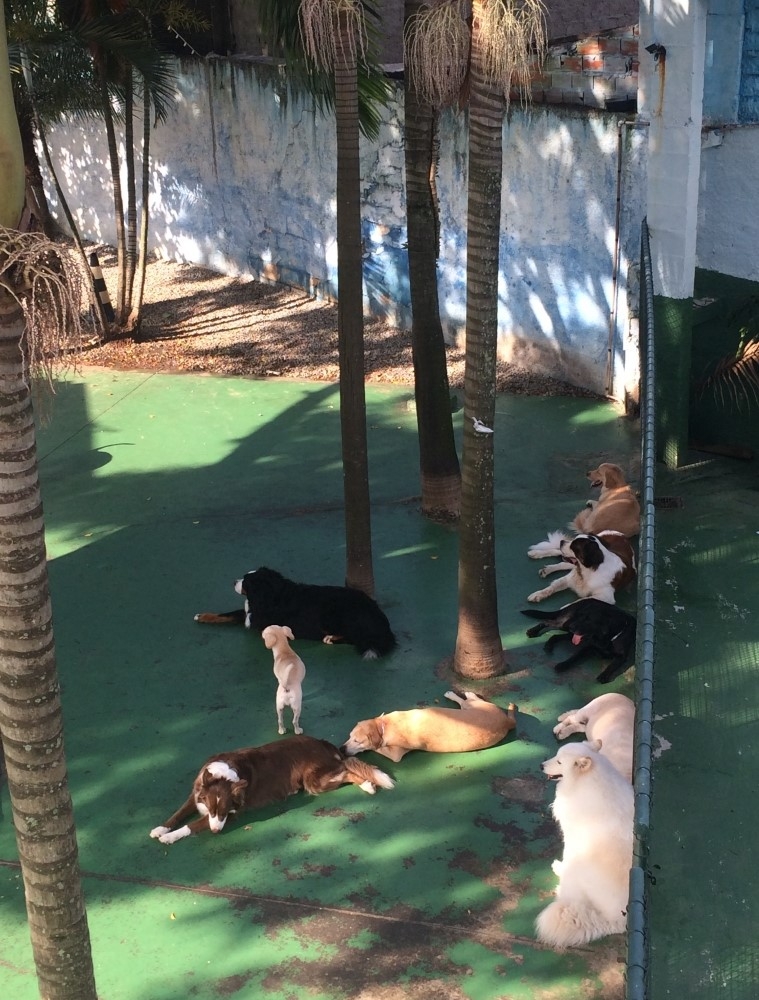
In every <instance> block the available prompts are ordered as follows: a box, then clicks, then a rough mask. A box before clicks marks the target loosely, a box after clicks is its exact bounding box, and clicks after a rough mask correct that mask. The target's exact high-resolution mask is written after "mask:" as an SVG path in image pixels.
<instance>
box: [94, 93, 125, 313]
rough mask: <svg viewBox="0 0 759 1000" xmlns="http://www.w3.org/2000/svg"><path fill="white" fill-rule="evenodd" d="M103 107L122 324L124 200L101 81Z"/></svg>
mask: <svg viewBox="0 0 759 1000" xmlns="http://www.w3.org/2000/svg"><path fill="white" fill-rule="evenodd" d="M100 92H101V98H102V106H103V118H104V120H105V131H106V136H107V137H108V158H109V161H110V165H111V182H112V183H113V214H114V220H113V221H114V225H115V226H116V265H117V271H118V280H117V285H116V322H117V323H118V324H119V326H122V325H123V323H124V308H125V303H126V230H125V226H124V198H123V196H122V193H121V164H120V163H119V148H118V143H117V141H116V128H115V125H114V122H113V111H112V110H111V99H110V95H109V93H108V85H107V83H106V82H105V80H103V81H102V82H101V84H100Z"/></svg>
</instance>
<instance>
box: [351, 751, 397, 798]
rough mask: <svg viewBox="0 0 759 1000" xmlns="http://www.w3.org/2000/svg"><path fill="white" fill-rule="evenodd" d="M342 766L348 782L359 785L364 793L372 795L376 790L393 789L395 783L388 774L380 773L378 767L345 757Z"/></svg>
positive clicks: (354, 758)
mask: <svg viewBox="0 0 759 1000" xmlns="http://www.w3.org/2000/svg"><path fill="white" fill-rule="evenodd" d="M343 766H344V767H345V770H346V771H347V772H348V775H349V778H348V781H350V782H351V783H352V784H354V785H359V786H360V787H361V788H363V790H364V791H365V792H369V794H370V795H374V793H375V791H376V790H377V788H378V787H379V788H395V782H394V781H393V779H392V778H391V777H390V775H389V774H385V772H384V771H380V769H379V768H378V767H372V765H371V764H365V763H364V761H363V760H358V759H357V758H356V757H347V758H346V759H345V760H344V761H343Z"/></svg>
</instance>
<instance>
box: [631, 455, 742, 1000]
mask: <svg viewBox="0 0 759 1000" xmlns="http://www.w3.org/2000/svg"><path fill="white" fill-rule="evenodd" d="M656 492H657V494H658V495H660V496H670V497H674V498H677V499H680V500H682V502H683V506H682V507H681V508H670V509H661V510H659V512H658V516H657V528H656V538H657V545H656V549H657V564H656V568H657V577H656V594H657V602H656V604H657V607H656V621H657V630H656V642H657V647H656V657H655V661H656V666H655V672H654V712H655V718H656V722H655V723H654V731H655V733H656V734H657V736H658V742H659V754H660V755H659V756H658V759H657V760H656V761H655V766H654V784H653V800H652V802H653V806H652V831H651V847H650V856H649V862H650V865H649V867H650V871H651V874H652V875H653V877H654V879H655V882H653V884H651V885H650V887H649V894H650V895H649V916H650V937H651V965H650V997H651V1000H665V998H672V1000H681V998H683V997H689V998H690V1000H712V998H717V997H720V998H722V1000H755V998H756V997H757V996H759V872H758V870H757V866H756V859H755V853H756V852H755V846H756V839H757V822H758V821H759V810H758V808H757V792H756V787H757V775H759V614H758V611H759V602H758V597H759V586H758V584H757V580H758V575H759V471H758V470H757V463H756V460H753V461H750V462H741V461H736V460H732V461H731V460H729V459H714V458H712V457H710V456H708V455H706V454H698V453H692V454H691V455H690V456H689V458H688V461H687V463H686V464H685V465H684V467H683V468H682V469H680V470H679V471H678V472H676V473H675V472H666V471H663V470H662V471H659V473H658V475H657V484H656Z"/></svg>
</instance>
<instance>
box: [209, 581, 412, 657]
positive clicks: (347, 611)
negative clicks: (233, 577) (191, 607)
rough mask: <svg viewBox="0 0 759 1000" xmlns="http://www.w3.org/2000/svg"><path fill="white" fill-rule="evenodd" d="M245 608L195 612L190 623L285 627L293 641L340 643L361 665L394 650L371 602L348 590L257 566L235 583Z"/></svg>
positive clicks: (383, 620)
mask: <svg viewBox="0 0 759 1000" xmlns="http://www.w3.org/2000/svg"><path fill="white" fill-rule="evenodd" d="M235 590H236V591H237V593H238V594H240V596H241V597H244V598H245V607H244V608H238V609H236V610H235V611H224V612H221V613H218V614H217V613H215V612H201V613H200V614H197V615H195V621H196V622H202V623H204V624H209V623H210V624H216V623H221V624H227V623H229V624H239V625H242V624H244V625H245V627H246V628H250V629H254V630H255V631H256V632H258V633H260V632H262V631H263V629H265V628H266V627H267V626H268V625H287V626H289V628H290V629H291V630H292V633H293V635H294V637H295V638H296V639H315V640H317V641H318V642H326V643H338V642H344V643H349V644H350V645H352V646H355V648H356V650H357V652H359V653H360V654H361V655H362V656H363V658H364V659H365V660H374V659H376V658H377V657H378V656H385V655H386V654H387V653H389V652H391V651H392V650H393V649H394V648H395V646H396V640H395V636H394V635H393V633H392V631H391V629H390V623H389V622H388V620H387V617H386V616H385V613H384V612H383V611H382V609H381V608H380V606H379V605H378V604H377V602H376V601H374V600H372V598H371V597H369V596H368V595H367V594H365V593H364V592H363V591H361V590H356V589H355V588H353V587H335V586H324V585H320V584H313V583H295V582H294V581H293V580H288V579H287V577H284V576H282V574H281V573H278V572H277V571H276V570H274V569H269V568H268V567H267V566H261V567H259V568H258V569H254V570H251V571H250V572H249V573H246V574H245V576H244V577H242V579H240V580H237V581H236V582H235Z"/></svg>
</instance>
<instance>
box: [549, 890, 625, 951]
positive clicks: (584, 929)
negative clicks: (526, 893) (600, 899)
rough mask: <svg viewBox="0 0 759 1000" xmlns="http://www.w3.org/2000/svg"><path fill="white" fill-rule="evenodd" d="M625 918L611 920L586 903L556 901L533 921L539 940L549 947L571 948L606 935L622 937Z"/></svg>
mask: <svg viewBox="0 0 759 1000" xmlns="http://www.w3.org/2000/svg"><path fill="white" fill-rule="evenodd" d="M626 923H627V918H626V916H625V914H624V913H622V912H620V914H619V918H618V919H616V920H614V921H610V920H609V918H608V917H605V916H604V915H603V914H602V913H599V911H598V910H597V909H596V908H595V907H594V906H592V904H590V903H589V902H587V901H584V902H582V903H581V902H580V901H571V902H570V901H566V902H565V901H564V900H561V899H557V900H556V901H555V902H553V903H551V904H550V905H549V906H547V907H546V908H545V910H543V912H542V913H541V914H540V915H539V917H538V919H537V920H536V921H535V929H536V931H537V936H538V940H539V941H542V942H543V943H544V944H547V945H550V946H551V947H552V948H573V947H577V946H579V945H582V944H587V943H588V942H589V941H595V940H596V939H597V938H602V937H606V935H607V934H623V933H624V931H625V927H626Z"/></svg>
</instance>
